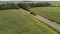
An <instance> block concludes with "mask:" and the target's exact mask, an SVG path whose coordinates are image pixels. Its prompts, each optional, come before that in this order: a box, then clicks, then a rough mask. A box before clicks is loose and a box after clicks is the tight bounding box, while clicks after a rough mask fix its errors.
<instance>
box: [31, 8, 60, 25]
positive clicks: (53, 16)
mask: <svg viewBox="0 0 60 34" xmlns="http://www.w3.org/2000/svg"><path fill="white" fill-rule="evenodd" d="M30 10H31V11H33V12H35V13H36V14H38V15H41V16H43V17H45V18H48V19H50V20H52V21H55V22H57V23H59V24H60V7H39V8H38V7H36V8H31V9H30Z"/></svg>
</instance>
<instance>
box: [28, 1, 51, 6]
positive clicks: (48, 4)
mask: <svg viewBox="0 0 60 34" xmlns="http://www.w3.org/2000/svg"><path fill="white" fill-rule="evenodd" d="M29 5H30V7H48V6H51V3H47V2H45V3H30V4H29Z"/></svg>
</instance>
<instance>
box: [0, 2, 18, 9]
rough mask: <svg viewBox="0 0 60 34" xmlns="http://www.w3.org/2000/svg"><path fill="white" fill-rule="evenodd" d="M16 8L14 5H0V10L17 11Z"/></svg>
mask: <svg viewBox="0 0 60 34" xmlns="http://www.w3.org/2000/svg"><path fill="white" fill-rule="evenodd" d="M17 8H18V6H17V5H16V4H14V3H7V4H0V10H5V9H17Z"/></svg>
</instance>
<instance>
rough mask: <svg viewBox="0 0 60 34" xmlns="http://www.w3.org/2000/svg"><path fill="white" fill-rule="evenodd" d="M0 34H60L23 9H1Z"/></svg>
mask: <svg viewBox="0 0 60 34" xmlns="http://www.w3.org/2000/svg"><path fill="white" fill-rule="evenodd" d="M0 34H58V33H57V32H55V31H53V30H52V29H51V28H49V27H48V26H46V25H44V24H43V23H42V22H40V21H38V20H36V19H35V18H33V17H32V16H30V15H28V14H27V13H25V12H23V11H22V10H17V9H11V10H0Z"/></svg>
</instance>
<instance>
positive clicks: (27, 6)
mask: <svg viewBox="0 0 60 34" xmlns="http://www.w3.org/2000/svg"><path fill="white" fill-rule="evenodd" d="M17 5H18V6H19V8H22V9H25V10H28V11H29V8H30V6H29V4H27V3H19V4H17Z"/></svg>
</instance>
